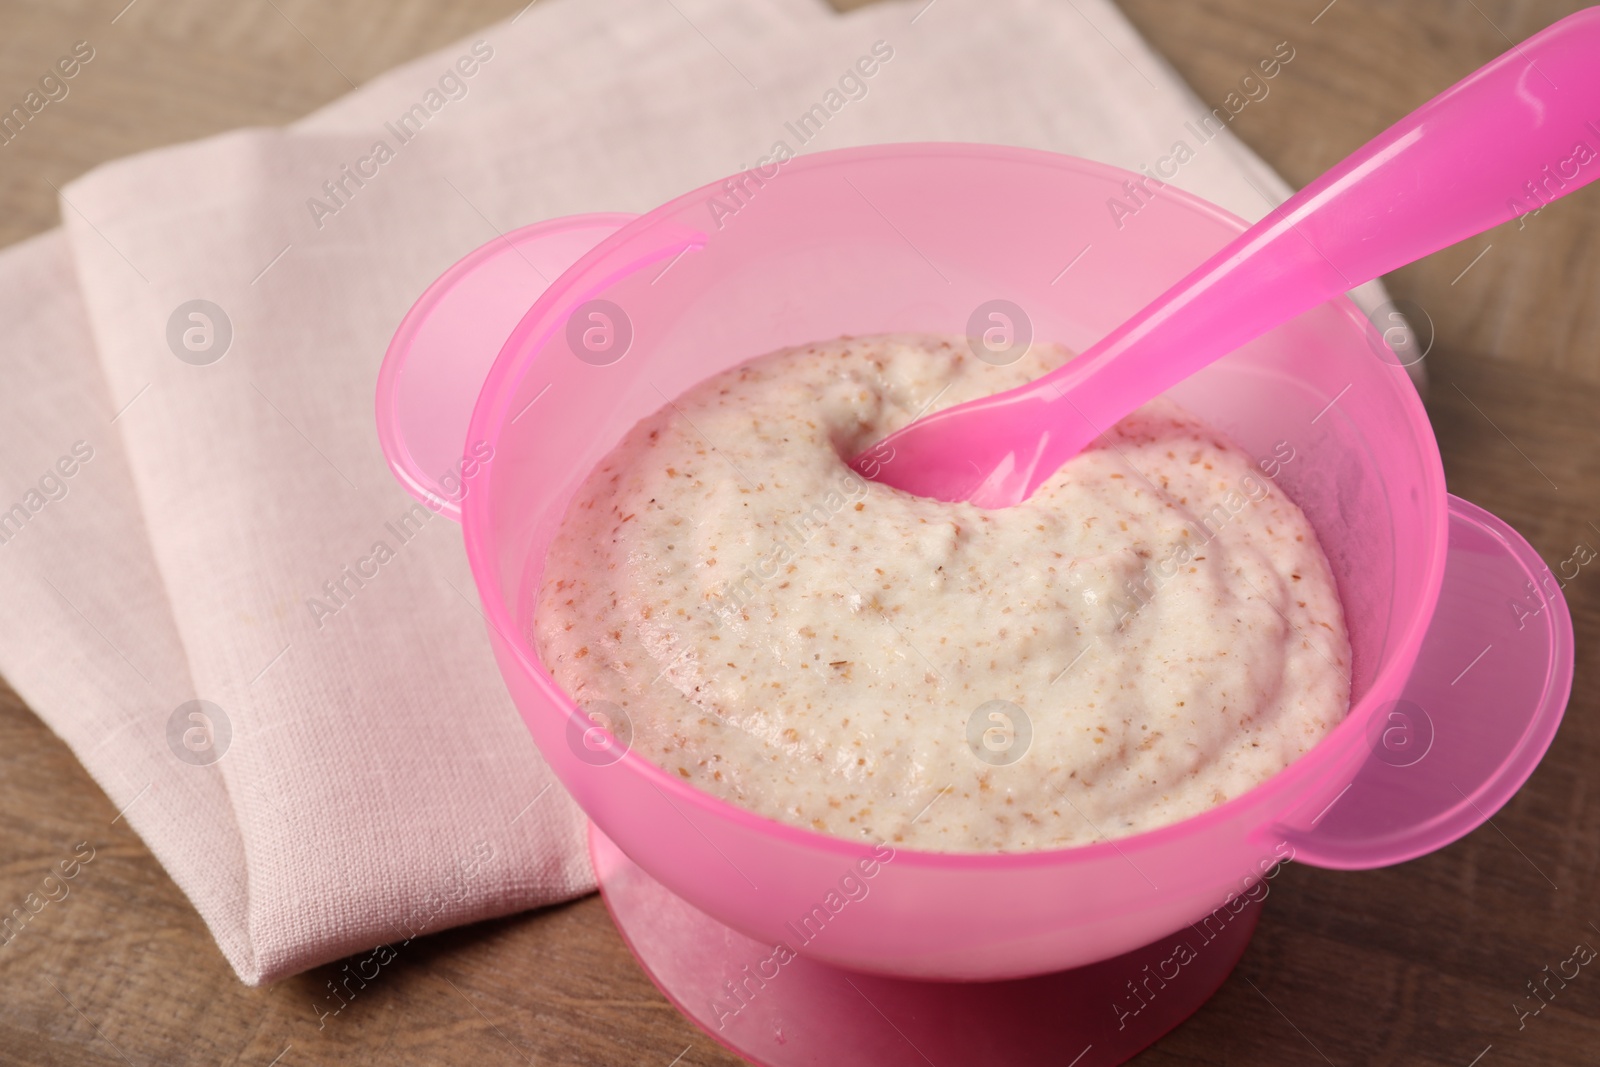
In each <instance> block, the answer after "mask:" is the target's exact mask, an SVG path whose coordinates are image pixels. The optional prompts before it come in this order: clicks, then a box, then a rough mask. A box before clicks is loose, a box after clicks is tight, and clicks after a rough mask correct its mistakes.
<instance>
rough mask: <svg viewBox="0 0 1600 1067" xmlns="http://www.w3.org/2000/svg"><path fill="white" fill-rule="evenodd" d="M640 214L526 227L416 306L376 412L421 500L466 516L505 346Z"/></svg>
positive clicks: (475, 255)
mask: <svg viewBox="0 0 1600 1067" xmlns="http://www.w3.org/2000/svg"><path fill="white" fill-rule="evenodd" d="M635 217H636V216H633V215H623V214H616V213H611V214H597V215H578V216H574V217H571V218H564V219H552V220H551V221H549V222H541V223H536V224H535V225H532V226H524V227H522V228H521V229H520V230H517V231H515V232H513V233H510V234H507V235H506V236H504V237H500V238H497V239H496V240H493V241H490V242H489V243H488V244H486V245H484V246H482V247H481V248H478V249H476V250H475V251H473V252H472V253H471V254H470V255H468V256H466V257H465V258H463V259H462V260H460V261H459V262H457V263H456V264H455V265H454V266H452V267H451V268H450V269H449V270H447V271H445V272H444V274H442V275H440V276H439V278H438V279H437V280H436V281H435V282H434V283H433V284H432V285H430V286H428V289H427V291H426V292H424V293H423V294H422V296H421V297H419V298H418V300H417V302H416V303H415V304H413V305H412V307H411V310H410V311H409V312H407V313H406V317H405V318H404V319H403V320H402V321H401V323H400V328H399V329H398V330H396V331H395V335H394V339H393V340H391V341H390V342H389V351H388V352H387V353H386V354H385V356H384V360H383V366H382V367H381V368H379V370H378V411H377V416H378V436H379V438H380V439H381V440H382V441H383V442H384V449H383V452H384V456H385V457H386V458H387V459H388V461H389V468H390V470H392V471H394V474H395V477H397V478H399V479H400V482H401V484H402V485H404V486H405V487H406V489H407V490H409V491H410V492H411V493H412V494H413V495H415V496H416V497H417V499H419V500H421V501H422V502H423V503H425V504H427V505H428V506H429V507H431V508H433V509H434V510H435V511H437V512H438V513H439V514H441V515H448V516H449V517H450V518H452V519H455V520H456V521H458V522H459V521H460V518H461V497H462V495H463V494H464V493H465V491H466V487H467V485H468V484H469V483H470V480H471V474H470V473H469V472H470V469H471V468H466V469H465V470H464V468H463V462H462V461H463V459H464V458H465V457H467V456H468V455H470V454H471V453H472V449H471V448H470V446H469V445H468V442H467V421H468V420H469V419H471V417H472V405H473V404H474V403H475V402H476V401H477V399H478V392H479V390H480V389H482V388H483V380H484V378H485V377H487V376H488V374H489V367H490V366H491V365H492V364H493V363H494V357H495V356H496V355H498V354H499V352H500V345H501V344H502V343H503V342H504V341H505V339H506V335H507V334H508V333H510V332H511V329H512V327H514V326H516V324H517V322H518V320H520V319H521V318H522V315H523V313H524V312H525V311H527V310H528V305H530V304H532V303H533V301H534V299H535V298H536V297H538V295H539V294H540V293H542V292H544V291H545V289H546V288H547V287H548V286H549V285H550V283H551V282H553V281H555V280H556V279H557V278H559V277H561V275H562V274H563V273H565V272H566V269H567V268H568V267H570V266H572V264H573V263H574V262H576V261H577V259H578V257H579V256H581V255H583V254H584V253H585V252H587V251H589V249H591V248H593V247H594V246H595V245H597V244H599V243H600V242H601V241H602V240H603V239H605V238H607V237H609V236H611V234H613V233H615V232H616V231H617V229H618V227H620V226H621V225H622V224H623V223H625V222H627V221H628V220H630V219H632V218H635ZM464 473H465V474H466V477H465V478H463V474H464Z"/></svg>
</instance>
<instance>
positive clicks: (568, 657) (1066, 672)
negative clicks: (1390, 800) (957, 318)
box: [532, 335, 1350, 852]
mask: <svg viewBox="0 0 1600 1067" xmlns="http://www.w3.org/2000/svg"><path fill="white" fill-rule="evenodd" d="M1068 357H1069V354H1068V353H1067V352H1066V351H1064V350H1063V349H1061V348H1059V347H1055V346H1050V345H1042V344H1035V345H1034V346H1033V349H1032V350H1031V351H1030V352H1028V353H1027V354H1026V355H1025V356H1024V357H1023V358H1022V359H1021V360H1020V361H1018V362H1016V363H1014V364H1012V365H1010V366H1004V367H999V366H991V365H989V364H988V363H985V362H983V361H981V360H979V359H977V358H975V357H974V355H973V353H972V352H971V350H970V349H969V348H968V346H967V343H966V340H965V339H964V338H942V337H930V336H922V335H891V336H879V337H860V338H841V339H838V340H835V341H828V342H822V343H817V344H810V345H805V346H802V347H798V348H793V349H786V350H783V351H780V352H775V353H772V354H770V355H767V356H763V357H761V358H759V359H755V360H752V361H750V362H748V363H745V364H743V365H741V366H739V367H736V368H733V369H732V370H729V371H727V372H724V373H722V374H720V375H717V376H716V377H713V378H711V379H709V380H707V381H705V382H702V383H701V384H699V385H698V386H696V387H694V388H693V389H691V390H689V391H688V392H687V393H685V394H684V395H683V396H681V397H679V398H678V399H677V400H676V401H674V402H673V403H671V404H668V405H666V406H665V407H663V408H662V409H661V410H660V411H657V412H656V413H655V414H654V415H651V416H650V417H649V418H646V419H645V420H644V421H643V422H641V423H639V424H638V425H637V426H636V427H635V428H634V429H633V430H632V431H631V432H630V433H629V434H628V435H627V436H626V438H624V440H623V441H622V442H621V443H620V444H619V445H618V446H617V447H616V448H615V449H614V450H613V451H612V452H611V453H610V454H609V455H608V456H607V457H606V458H605V459H604V460H603V461H602V462H601V463H600V464H599V466H598V467H596V468H595V470H594V471H593V472H592V473H591V474H590V475H589V477H588V479H587V480H586V482H585V483H584V484H583V485H582V487H581V488H580V489H579V490H578V493H577V495H576V496H575V497H574V499H573V502H572V504H571V505H570V508H569V511H568V513H567V515H566V517H565V519H564V521H563V524H562V526H561V529H560V531H559V532H558V534H557V536H556V538H555V540H554V542H553V544H552V546H551V548H550V551H549V555H548V558H547V560H546V566H545V570H544V573H543V577H542V584H541V587H540V590H539V596H538V601H537V608H536V612H535V616H534V620H533V623H532V627H533V634H532V636H533V638H534V640H535V643H536V646H537V648H538V650H539V653H540V655H541V657H542V658H543V660H544V662H545V664H546V665H547V667H548V668H549V670H550V671H551V673H552V674H553V675H554V677H555V679H556V680H557V682H559V683H560V684H561V686H562V687H563V688H565V690H566V691H567V692H568V693H570V694H572V696H573V697H574V698H576V699H577V700H578V701H579V702H580V703H581V704H583V705H584V706H586V707H589V708H593V709H606V708H608V707H609V708H610V709H611V710H610V712H609V713H608V714H607V717H608V719H609V718H614V717H615V708H618V707H620V708H621V709H623V710H624V711H625V713H626V715H627V717H628V720H629V723H630V725H631V730H632V740H631V743H632V745H633V747H634V748H635V749H636V750H637V751H638V752H639V753H640V754H641V755H643V756H644V757H645V758H647V759H649V760H651V761H653V762H655V763H656V764H658V765H659V766H661V767H662V768H664V769H666V770H667V771H668V772H669V773H671V774H674V775H679V776H681V777H682V778H684V779H686V780H688V781H689V782H691V783H693V784H694V785H696V786H698V787H700V788H701V789H704V790H707V791H708V792H711V793H714V794H716V795H717V796H720V797H723V798H725V799H727V800H729V801H731V802H733V803H735V804H738V805H741V806H743V807H745V808H749V809H751V810H754V811H756V812H759V813H762V814H764V815H767V816H770V817H771V818H774V819H778V820H781V821H783V822H787V823H793V824H795V825H798V826H804V827H810V828H813V829H816V830H819V831H822V832H825V833H830V834H836V835H840V836H843V837H849V838H856V839H862V840H869V841H889V842H893V843H895V844H897V845H902V846H904V847H910V848H920V849H929V850H938V851H963V852H966V851H1021V850H1029V849H1043V848H1055V847H1063V846H1070V845H1077V844H1086V843H1091V842H1094V841H1097V840H1103V839H1106V838H1115V837H1121V836H1125V835H1128V834H1132V833H1136V832H1139V831H1142V830H1148V829H1152V828H1155V827H1158V826H1161V825H1164V824H1167V823H1172V822H1176V821H1178V820H1180V819H1184V818H1187V817H1189V816H1192V815H1195V814H1197V813H1199V812H1202V811H1204V810H1206V809H1207V808H1210V807H1212V806H1214V805H1216V804H1220V803H1222V802H1224V801H1226V800H1229V799H1231V798H1233V797H1236V796H1238V795H1239V794H1241V793H1243V792H1244V791H1246V790H1248V789H1250V788H1251V787H1252V786H1254V785H1256V784H1258V783H1259V782H1261V781H1263V780H1265V779H1266V778H1268V777H1270V776H1271V775H1273V774H1275V773H1276V772H1278V771H1279V770H1281V769H1282V768H1284V767H1285V766H1287V765H1288V764H1289V763H1291V762H1293V761H1294V760H1295V759H1296V758H1297V757H1299V756H1301V755H1302V754H1304V753H1305V752H1306V751H1307V750H1308V749H1310V748H1311V747H1312V746H1313V745H1315V744H1316V743H1317V741H1318V740H1319V739H1320V738H1321V737H1322V736H1323V735H1324V734H1325V733H1326V732H1327V731H1328V730H1329V729H1330V728H1331V727H1332V726H1333V725H1334V724H1335V723H1337V722H1338V721H1339V720H1340V718H1341V717H1342V716H1343V715H1344V712H1345V710H1346V707H1347V704H1348V697H1349V681H1348V678H1349V670H1350V667H1349V665H1350V646H1349V642H1348V639H1347V637H1346V633H1345V627H1344V619H1343V613H1342V611H1341V607H1340V603H1339V599H1338V596H1337V593H1336V591H1335V585H1334V582H1333V578H1332V576H1331V574H1330V573H1329V570H1328V565H1327V562H1326V560H1325V559H1324V557H1323V554H1322V551H1321V549H1320V547H1319V546H1318V544H1317V540H1316V537H1315V535H1314V533H1313V532H1312V529H1311V526H1310V524H1309V523H1308V522H1307V520H1306V518H1305V516H1304V515H1302V514H1301V512H1300V510H1299V509H1298V508H1297V507H1296V506H1295V505H1294V504H1293V502H1291V501H1290V500H1289V499H1288V497H1287V496H1286V495H1285V494H1284V492H1283V491H1282V490H1281V489H1280V488H1278V487H1277V486H1275V485H1274V484H1273V483H1272V482H1271V480H1270V479H1269V478H1267V477H1266V476H1265V475H1264V474H1263V473H1262V472H1261V469H1260V468H1259V467H1258V464H1257V462H1256V460H1255V459H1253V458H1252V457H1251V456H1249V455H1247V454H1246V453H1244V452H1243V451H1242V450H1241V449H1240V448H1238V447H1237V446H1236V445H1234V444H1232V443H1231V442H1229V441H1228V440H1226V439H1224V438H1223V437H1222V436H1220V435H1219V434H1217V433H1215V432H1213V431H1212V430H1210V429H1209V428H1208V427H1207V426H1205V425H1204V424H1203V423H1201V422H1200V421H1198V420H1196V419H1195V418H1194V417H1192V416H1191V415H1189V414H1188V413H1186V412H1185V411H1183V410H1182V409H1180V408H1179V407H1177V406H1176V405H1175V404H1173V403H1171V402H1170V401H1166V400H1158V401H1156V402H1153V403H1151V404H1149V405H1147V406H1146V407H1144V408H1142V409H1140V410H1139V411H1137V412H1135V413H1134V414H1133V415H1131V416H1129V417H1128V418H1126V419H1124V420H1123V421H1122V422H1120V423H1119V424H1117V425H1116V426H1115V427H1114V428H1113V429H1112V430H1111V431H1110V432H1109V433H1108V434H1107V435H1106V436H1105V437H1103V438H1102V439H1101V440H1100V441H1098V442H1097V443H1096V444H1095V445H1094V446H1092V447H1091V448H1089V449H1088V450H1086V451H1085V452H1084V453H1083V454H1081V455H1079V456H1078V457H1076V458H1074V459H1073V460H1072V461H1071V462H1069V463H1067V464H1066V465H1065V466H1064V467H1062V469H1061V470H1060V471H1059V472H1057V474H1056V475H1055V476H1054V477H1053V478H1051V479H1050V481H1048V482H1046V483H1045V484H1044V486H1043V487H1042V488H1040V490H1039V491H1038V492H1037V493H1036V494H1035V495H1034V496H1033V497H1032V498H1031V499H1030V500H1028V501H1027V502H1025V503H1024V504H1022V505H1020V506H1018V507H1014V508H1008V509H1004V510H993V511H989V510H984V509H980V508H977V507H974V506H972V505H970V504H950V503H943V502H939V501H934V500H929V499H925V498H921V497H914V496H909V495H906V494H904V493H901V492H899V491H897V490H893V489H889V488H887V487H884V486H882V485H879V484H877V483H875V482H870V481H866V480H864V479H862V478H861V477H860V476H859V475H856V474H855V473H854V472H852V471H851V470H850V469H849V468H848V467H847V466H846V463H845V460H844V459H843V458H841V457H848V456H853V455H855V454H856V453H857V452H858V451H859V450H860V449H862V448H865V447H866V446H868V445H870V444H872V443H873V442H874V441H876V440H878V439H879V438H881V437H882V436H883V435H884V434H886V433H888V432H889V431H891V430H893V429H896V428H897V427H899V426H902V425H904V424H906V423H907V422H909V421H911V420H912V419H913V418H915V417H916V416H918V415H919V414H920V413H922V411H923V410H924V409H925V408H928V407H929V405H930V404H937V405H938V406H941V407H942V406H946V405H949V404H953V403H957V402H960V401H963V400H967V399H972V398H975V397H978V396H983V395H986V394H989V393H993V392H997V391H999V390H1001V389H1005V388H1009V387H1011V386H1013V385H1018V384H1021V383H1022V382H1024V381H1027V380H1030V379H1032V378H1035V377H1037V376H1038V375H1040V374H1042V373H1044V372H1045V371H1046V370H1048V369H1050V368H1051V367H1054V366H1057V365H1059V364H1060V363H1061V362H1062V361H1064V360H1065V359H1067V358H1068ZM891 462H892V460H891Z"/></svg>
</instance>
